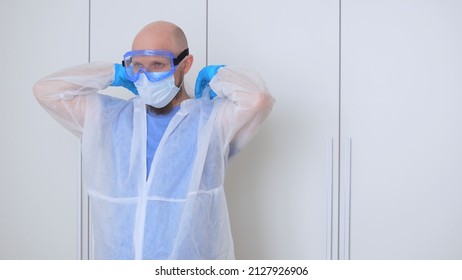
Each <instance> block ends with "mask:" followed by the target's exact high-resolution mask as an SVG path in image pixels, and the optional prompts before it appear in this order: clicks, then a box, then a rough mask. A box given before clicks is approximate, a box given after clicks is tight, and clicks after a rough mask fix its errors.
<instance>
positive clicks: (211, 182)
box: [34, 63, 273, 259]
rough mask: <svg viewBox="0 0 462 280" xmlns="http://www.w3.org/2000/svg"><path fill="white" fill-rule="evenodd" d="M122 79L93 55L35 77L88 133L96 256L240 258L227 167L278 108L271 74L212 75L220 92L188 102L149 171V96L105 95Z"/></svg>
mask: <svg viewBox="0 0 462 280" xmlns="http://www.w3.org/2000/svg"><path fill="white" fill-rule="evenodd" d="M113 79H114V67H113V64H111V63H89V64H85V65H81V66H76V67H71V68H68V69H65V70H62V71H59V72H57V73H54V74H52V75H50V76H48V77H45V78H44V79H42V80H40V81H38V82H37V83H36V84H35V85H34V94H35V96H36V97H37V99H38V101H39V102H40V103H41V105H42V106H44V107H45V108H46V109H47V111H49V112H50V113H51V114H52V116H53V117H54V118H55V119H57V120H58V121H59V122H60V123H61V124H63V125H64V126H65V127H66V128H67V129H69V130H70V131H71V132H73V133H74V134H76V135H77V136H78V137H80V138H81V139H82V160H83V168H82V173H83V184H84V185H85V189H87V190H88V195H89V197H90V203H91V213H92V219H91V220H92V228H93V240H94V242H93V244H94V248H93V251H94V257H95V258H96V259H233V258H234V248H233V240H232V235H231V229H230V223H229V218H228V210H227V205H226V199H225V193H224V189H223V183H224V175H225V168H226V166H227V163H228V159H229V157H231V156H232V155H234V154H236V153H237V152H238V151H239V150H241V149H242V147H244V146H245V145H246V144H247V143H248V142H249V140H250V139H251V138H252V137H253V136H254V134H255V133H256V131H257V129H258V127H259V126H260V124H261V122H262V121H263V120H264V118H265V117H266V116H267V115H268V113H269V112H270V110H271V108H272V105H273V98H272V97H271V96H270V95H269V94H268V92H267V90H266V87H265V85H264V83H263V81H262V80H261V79H260V78H259V76H258V75H254V76H248V75H243V74H241V73H240V72H238V71H235V70H233V69H231V68H229V67H222V68H221V69H220V70H219V71H218V73H217V74H216V75H215V76H214V78H213V79H212V80H211V82H210V87H211V88H212V89H213V90H214V91H215V92H216V94H217V95H218V96H217V97H216V98H214V99H212V100H211V99H210V98H207V97H205V96H204V97H203V98H199V99H188V100H185V101H183V102H182V103H181V105H180V109H179V110H178V112H177V113H176V114H175V115H174V116H173V118H172V120H171V121H170V123H169V125H168V127H167V129H166V131H165V133H164V135H163V137H162V138H161V141H160V143H159V146H158V148H157V151H156V153H155V156H154V158H153V160H152V163H151V168H150V170H146V141H147V139H146V138H147V133H146V131H147V128H146V105H145V104H144V103H143V102H142V100H141V98H139V97H134V98H132V99H130V100H123V99H119V98H115V97H111V96H108V95H104V94H99V93H98V90H102V89H104V88H106V87H108V86H109V85H110V84H111V82H112V81H113Z"/></svg>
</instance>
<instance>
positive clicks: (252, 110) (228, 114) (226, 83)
mask: <svg viewBox="0 0 462 280" xmlns="http://www.w3.org/2000/svg"><path fill="white" fill-rule="evenodd" d="M210 88H211V89H212V90H213V91H214V92H215V93H216V94H217V96H218V97H221V98H225V99H227V102H226V105H225V109H224V112H223V116H222V125H223V128H224V131H225V138H226V140H225V141H226V144H229V145H230V152H229V155H230V156H233V155H234V154H236V153H237V152H239V151H240V150H241V149H242V148H243V147H244V146H245V145H247V144H248V143H249V142H250V140H251V139H252V137H253V136H254V135H255V134H256V133H257V131H258V128H259V127H260V125H261V123H262V122H263V121H264V120H265V118H266V117H267V116H268V114H269V113H270V112H271V109H272V107H273V104H274V98H273V97H272V96H271V95H270V94H269V92H268V90H267V88H266V86H265V83H264V82H263V80H262V79H261V77H260V76H259V75H258V74H257V73H244V72H241V71H237V70H235V69H233V68H230V67H221V68H220V69H219V70H218V72H217V74H216V75H215V76H214V77H213V78H212V80H211V81H210Z"/></svg>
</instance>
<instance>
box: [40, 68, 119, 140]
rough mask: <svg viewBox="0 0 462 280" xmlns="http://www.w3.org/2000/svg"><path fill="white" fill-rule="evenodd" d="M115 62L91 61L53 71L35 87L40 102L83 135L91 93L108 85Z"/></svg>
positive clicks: (67, 125)
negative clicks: (88, 99) (88, 98)
mask: <svg viewBox="0 0 462 280" xmlns="http://www.w3.org/2000/svg"><path fill="white" fill-rule="evenodd" d="M113 79H114V64H112V63H88V64H84V65H80V66H74V67H70V68H67V69H64V70H61V71H58V72H56V73H53V74H51V75H49V76H47V77H45V78H43V79H41V80H39V81H38V82H36V83H35V85H34V87H33V91H34V95H35V97H36V98H37V100H38V102H39V103H40V104H41V105H42V106H43V107H44V108H45V109H46V110H47V111H48V112H49V113H50V114H51V115H52V116H53V117H54V118H55V119H56V120H57V121H58V122H59V123H61V124H62V125H63V126H64V127H65V128H67V129H68V130H70V131H71V132H72V133H73V134H75V135H76V136H78V137H81V136H82V131H83V126H84V123H85V111H86V104H87V96H88V95H90V94H96V93H97V91H98V90H101V89H104V88H106V87H108V86H109V85H110V84H111V83H112V81H113Z"/></svg>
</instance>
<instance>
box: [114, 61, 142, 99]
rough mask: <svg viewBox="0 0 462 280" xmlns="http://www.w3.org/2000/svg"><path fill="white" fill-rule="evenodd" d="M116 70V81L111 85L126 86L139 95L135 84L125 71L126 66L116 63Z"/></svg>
mask: <svg viewBox="0 0 462 280" xmlns="http://www.w3.org/2000/svg"><path fill="white" fill-rule="evenodd" d="M114 70H115V71H114V72H115V73H114V81H113V82H112V84H111V86H113V87H124V88H126V89H128V90H129V91H131V92H133V93H134V94H136V95H138V91H137V90H136V86H135V84H134V83H133V82H132V81H130V80H129V79H128V77H127V73H126V72H125V68H124V67H123V66H122V64H117V63H116V64H114Z"/></svg>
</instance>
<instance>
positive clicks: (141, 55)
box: [122, 49, 189, 82]
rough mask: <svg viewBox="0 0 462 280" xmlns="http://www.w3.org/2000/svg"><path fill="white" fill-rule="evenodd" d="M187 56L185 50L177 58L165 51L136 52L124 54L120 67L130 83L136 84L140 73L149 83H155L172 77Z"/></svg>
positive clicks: (187, 53)
mask: <svg viewBox="0 0 462 280" xmlns="http://www.w3.org/2000/svg"><path fill="white" fill-rule="evenodd" d="M188 55H189V49H185V50H184V51H183V52H181V53H180V54H179V55H178V56H177V57H175V56H174V55H173V53H172V52H170V51H166V50H136V51H129V52H127V53H125V54H124V58H123V61H122V65H123V66H124V68H125V72H126V73H127V77H128V79H129V80H130V81H132V82H136V81H137V80H138V78H139V76H140V74H141V73H144V74H145V75H146V77H147V78H148V80H149V81H151V82H157V81H160V80H163V79H165V78H167V77H169V76H170V75H172V74H173V73H174V72H175V70H176V68H177V66H178V64H179V63H180V62H181V61H182V60H183V59H184V58H185V57H187V56H188Z"/></svg>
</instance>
